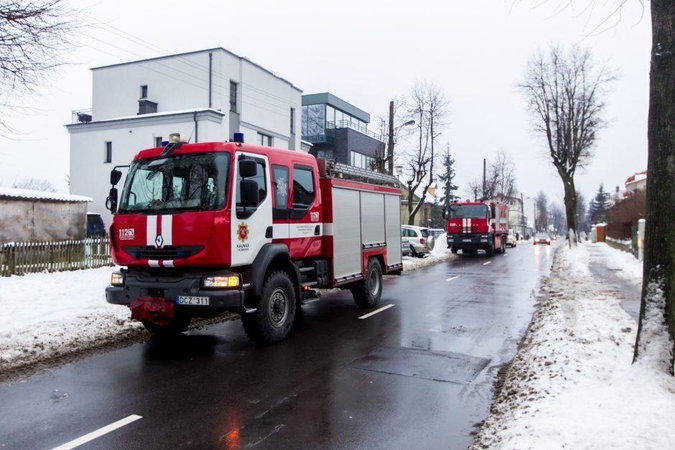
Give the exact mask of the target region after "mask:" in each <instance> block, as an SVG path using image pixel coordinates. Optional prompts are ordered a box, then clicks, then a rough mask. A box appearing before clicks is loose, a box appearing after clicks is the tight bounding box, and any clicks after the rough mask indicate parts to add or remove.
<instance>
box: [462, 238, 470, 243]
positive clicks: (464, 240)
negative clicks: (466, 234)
mask: <svg viewBox="0 0 675 450" xmlns="http://www.w3.org/2000/svg"><path fill="white" fill-rule="evenodd" d="M462 242H471V239H462Z"/></svg>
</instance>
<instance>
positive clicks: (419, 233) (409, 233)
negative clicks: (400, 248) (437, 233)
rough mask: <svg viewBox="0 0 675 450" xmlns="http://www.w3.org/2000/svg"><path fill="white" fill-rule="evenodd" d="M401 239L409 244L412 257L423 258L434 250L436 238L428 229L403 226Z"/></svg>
mask: <svg viewBox="0 0 675 450" xmlns="http://www.w3.org/2000/svg"><path fill="white" fill-rule="evenodd" d="M401 237H402V238H403V240H404V241H406V242H407V243H408V246H409V247H410V252H411V254H412V256H415V257H418V258H422V257H424V255H428V254H429V252H431V250H433V248H434V237H433V235H431V233H429V229H428V228H425V227H416V226H413V225H401Z"/></svg>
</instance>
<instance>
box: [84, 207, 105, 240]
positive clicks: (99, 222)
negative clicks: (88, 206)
mask: <svg viewBox="0 0 675 450" xmlns="http://www.w3.org/2000/svg"><path fill="white" fill-rule="evenodd" d="M106 234H108V232H107V230H106V229H105V223H103V219H102V218H101V215H100V214H99V213H94V212H88V213H87V237H105V236H106Z"/></svg>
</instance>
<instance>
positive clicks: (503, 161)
mask: <svg viewBox="0 0 675 450" xmlns="http://www.w3.org/2000/svg"><path fill="white" fill-rule="evenodd" d="M469 190H470V192H471V193H472V194H473V198H474V199H484V200H491V199H495V198H497V197H502V198H503V197H512V196H513V194H514V192H515V191H516V165H515V163H514V162H513V159H512V158H511V155H510V154H509V153H507V152H506V150H504V149H501V150H499V152H498V153H497V157H496V159H495V160H494V161H491V162H490V164H489V165H488V167H487V170H486V174H485V179H482V178H477V179H475V180H472V181H469Z"/></svg>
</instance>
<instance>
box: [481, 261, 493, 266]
mask: <svg viewBox="0 0 675 450" xmlns="http://www.w3.org/2000/svg"><path fill="white" fill-rule="evenodd" d="M491 263H492V261H485V262H484V263H483V265H484V266H487V265H488V264H491Z"/></svg>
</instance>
